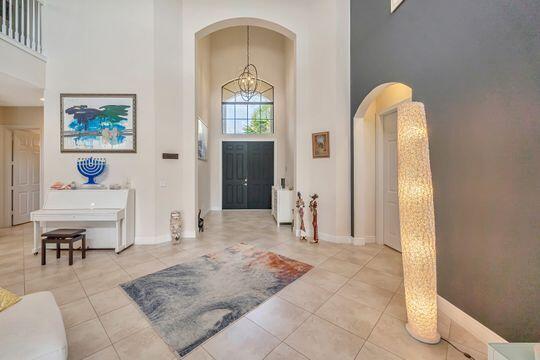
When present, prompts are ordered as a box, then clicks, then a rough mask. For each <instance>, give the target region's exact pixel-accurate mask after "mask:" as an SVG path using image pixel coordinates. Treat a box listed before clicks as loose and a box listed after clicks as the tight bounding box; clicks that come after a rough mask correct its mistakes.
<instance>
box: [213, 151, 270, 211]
mask: <svg viewBox="0 0 540 360" xmlns="http://www.w3.org/2000/svg"><path fill="white" fill-rule="evenodd" d="M222 146H223V147H222V152H223V205H222V206H223V209H270V208H271V206H272V203H271V199H272V186H273V185H274V143H273V142H270V141H224V142H223V145H222Z"/></svg>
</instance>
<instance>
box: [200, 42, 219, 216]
mask: <svg viewBox="0 0 540 360" xmlns="http://www.w3.org/2000/svg"><path fill="white" fill-rule="evenodd" d="M211 57H212V53H211V48H210V37H208V36H206V37H204V38H202V39H199V40H198V42H197V98H196V103H197V105H196V108H197V110H196V111H197V112H196V114H197V118H200V119H201V120H202V122H203V123H204V124H206V126H207V127H208V128H209V129H208V130H209V131H208V132H209V133H208V149H207V151H209V150H210V149H211V148H212V147H213V144H212V141H213V140H214V139H215V136H214V134H211V133H210V128H211V127H212V124H211V120H212V119H211V105H210V96H211V95H210V93H211V91H210V88H211V85H212V84H211V81H212V72H211V67H210V62H211ZM210 159H211V155H210V154H209V153H207V160H199V159H197V174H198V175H197V177H198V182H197V193H198V207H197V208H198V209H201V216H202V217H204V216H206V214H207V213H208V211H209V210H210V208H211V203H210V197H211V196H210V191H211V188H210V180H211V178H210V176H211V175H210V174H211V171H210Z"/></svg>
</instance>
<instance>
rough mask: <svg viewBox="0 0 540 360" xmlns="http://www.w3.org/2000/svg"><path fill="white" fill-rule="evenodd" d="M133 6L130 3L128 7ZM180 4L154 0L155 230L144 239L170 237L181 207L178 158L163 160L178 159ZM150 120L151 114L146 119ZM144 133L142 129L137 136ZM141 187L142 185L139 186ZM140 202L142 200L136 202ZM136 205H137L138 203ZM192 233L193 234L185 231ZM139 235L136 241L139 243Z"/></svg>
mask: <svg viewBox="0 0 540 360" xmlns="http://www.w3.org/2000/svg"><path fill="white" fill-rule="evenodd" d="M131 7H133V6H130V8H131ZM181 16H182V13H181V7H180V4H179V3H178V1H176V0H156V1H154V113H155V117H154V119H153V124H154V126H155V130H154V131H155V148H156V152H155V154H154V158H153V159H152V161H155V176H156V178H155V181H156V184H155V185H154V186H155V189H156V191H155V196H156V202H155V230H154V233H153V235H152V234H151V235H150V237H149V238H148V239H147V240H146V242H150V243H152V242H160V241H167V240H170V237H169V216H170V212H171V211H172V210H178V209H180V208H181V197H180V192H181V187H182V183H181V182H180V181H179V179H180V178H181V174H182V167H181V160H164V159H163V158H162V154H163V153H178V154H180V159H181V156H182V154H181V145H180V139H181V136H180V131H181V130H180V127H181V122H180V119H181V112H182V97H181V96H180V95H181V88H180V81H179V79H180V70H181V64H182V57H181V53H180V51H181V50H180V41H181V40H180V38H181V36H180V35H181V33H180V31H181V29H180V28H181V26H180V23H181V19H182V18H181ZM147 120H148V122H149V124H150V125H151V124H152V118H150V119H147ZM143 136H146V135H145V134H144V133H143V134H142V135H140V136H139V138H141V137H143ZM140 190H143V188H140ZM139 206H144V204H141V203H139ZM139 206H138V207H139ZM184 235H185V236H189V237H193V236H194V234H193V233H192V232H191V233H185V234H184ZM142 242H143V241H142V239H139V243H142Z"/></svg>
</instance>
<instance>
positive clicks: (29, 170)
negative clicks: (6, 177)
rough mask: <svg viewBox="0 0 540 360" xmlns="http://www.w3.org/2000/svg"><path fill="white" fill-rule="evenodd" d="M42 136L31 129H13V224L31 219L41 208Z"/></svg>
mask: <svg viewBox="0 0 540 360" xmlns="http://www.w3.org/2000/svg"><path fill="white" fill-rule="evenodd" d="M39 148H40V137H39V135H38V134H35V133H33V132H30V131H18V130H16V131H13V148H12V151H13V165H12V190H11V196H12V214H13V217H12V221H11V224H12V225H13V226H15V225H19V224H22V223H25V222H29V221H30V213H31V212H32V211H34V210H37V209H39V151H40V150H39Z"/></svg>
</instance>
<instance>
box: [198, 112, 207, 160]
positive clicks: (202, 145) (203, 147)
mask: <svg viewBox="0 0 540 360" xmlns="http://www.w3.org/2000/svg"><path fill="white" fill-rule="evenodd" d="M197 151H198V157H199V160H208V155H207V153H208V127H207V126H206V124H205V123H203V121H202V120H201V119H200V118H199V119H198V120H197Z"/></svg>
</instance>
